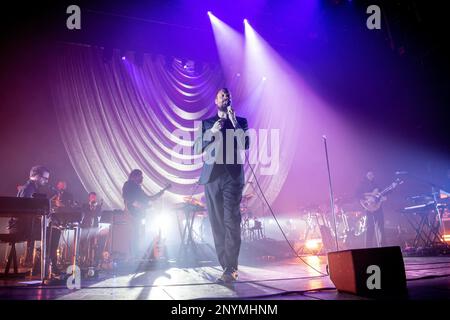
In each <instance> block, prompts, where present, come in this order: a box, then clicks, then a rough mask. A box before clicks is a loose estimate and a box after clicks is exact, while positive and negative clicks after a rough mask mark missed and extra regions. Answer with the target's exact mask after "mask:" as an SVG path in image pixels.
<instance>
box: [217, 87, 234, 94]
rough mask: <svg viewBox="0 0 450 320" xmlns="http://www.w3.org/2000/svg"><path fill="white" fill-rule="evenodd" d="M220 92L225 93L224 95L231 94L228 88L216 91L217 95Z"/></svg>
mask: <svg viewBox="0 0 450 320" xmlns="http://www.w3.org/2000/svg"><path fill="white" fill-rule="evenodd" d="M221 91H223V92H225V93H226V94H231V93H230V90H229V89H228V88H221V89H219V90H217V93H219V92H221Z"/></svg>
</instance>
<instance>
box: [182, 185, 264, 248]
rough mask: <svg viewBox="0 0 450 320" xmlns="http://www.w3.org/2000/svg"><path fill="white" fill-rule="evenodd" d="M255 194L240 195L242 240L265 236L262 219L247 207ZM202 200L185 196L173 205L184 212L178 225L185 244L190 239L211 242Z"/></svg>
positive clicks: (198, 241) (189, 241) (205, 207)
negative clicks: (181, 222) (180, 223)
mask: <svg viewBox="0 0 450 320" xmlns="http://www.w3.org/2000/svg"><path fill="white" fill-rule="evenodd" d="M255 196H256V194H255V193H247V194H244V195H243V196H242V200H241V203H240V213H241V217H242V220H241V238H242V241H254V240H259V239H263V238H264V237H265V236H264V228H263V221H262V220H261V219H260V218H259V217H258V216H256V215H255V214H253V212H252V211H251V210H250V207H249V202H250V200H252V199H253V198H254V197H255ZM202 200H203V199H197V198H195V197H193V196H187V197H184V198H183V201H182V202H179V203H177V204H176V205H175V207H174V209H175V210H177V211H180V212H184V213H185V217H184V219H183V224H182V225H181V226H180V235H181V239H182V242H184V243H185V244H188V243H192V241H194V242H196V243H205V242H211V243H212V241H213V240H212V234H211V227H210V224H209V221H208V214H207V206H206V204H205V202H204V201H202ZM184 249H185V248H184Z"/></svg>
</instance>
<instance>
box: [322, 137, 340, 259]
mask: <svg viewBox="0 0 450 320" xmlns="http://www.w3.org/2000/svg"><path fill="white" fill-rule="evenodd" d="M322 139H323V144H324V147H325V158H326V160H327V170H328V185H329V189H330V202H331V214H332V215H333V225H334V240H335V241H336V251H339V243H338V234H337V226H336V213H335V212H334V194H333V186H332V184H331V171H330V161H329V159H328V147H327V137H326V136H325V135H323V136H322Z"/></svg>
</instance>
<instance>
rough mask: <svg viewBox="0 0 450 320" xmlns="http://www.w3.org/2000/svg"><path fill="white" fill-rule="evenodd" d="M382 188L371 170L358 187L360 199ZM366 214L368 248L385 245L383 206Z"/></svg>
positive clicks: (366, 211)
mask: <svg viewBox="0 0 450 320" xmlns="http://www.w3.org/2000/svg"><path fill="white" fill-rule="evenodd" d="M374 191H375V194H376V193H377V192H379V191H381V189H380V188H379V185H378V184H377V182H376V180H375V174H374V173H373V171H371V170H369V171H367V173H366V176H365V178H364V179H363V181H362V182H361V184H360V185H359V187H358V191H357V196H358V198H359V199H364V198H365V197H367V196H369V195H373V194H374ZM382 200H384V199H382ZM365 214H366V228H367V229H366V248H373V247H383V246H384V245H385V231H384V213H383V208H382V206H381V205H380V207H379V208H378V209H377V210H375V211H372V212H370V211H368V210H365Z"/></svg>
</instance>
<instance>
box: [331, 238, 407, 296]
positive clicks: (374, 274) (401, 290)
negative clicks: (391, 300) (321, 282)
mask: <svg viewBox="0 0 450 320" xmlns="http://www.w3.org/2000/svg"><path fill="white" fill-rule="evenodd" d="M328 268H329V272H330V278H331V281H332V282H333V284H334V285H335V286H336V289H337V290H338V291H342V292H347V293H352V294H355V295H359V296H365V297H374V298H382V297H392V296H403V295H406V294H407V287H406V273H405V265H404V262H403V256H402V252H401V250H400V247H384V248H369V249H355V250H345V251H336V252H329V253H328Z"/></svg>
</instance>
